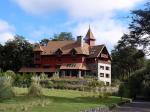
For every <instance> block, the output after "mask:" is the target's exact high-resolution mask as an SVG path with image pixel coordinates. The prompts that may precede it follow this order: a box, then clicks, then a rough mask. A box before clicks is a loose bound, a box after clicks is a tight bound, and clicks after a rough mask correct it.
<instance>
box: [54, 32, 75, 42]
mask: <svg viewBox="0 0 150 112" xmlns="http://www.w3.org/2000/svg"><path fill="white" fill-rule="evenodd" d="M58 40H60V41H62V40H74V38H73V36H72V33H70V32H61V33H59V34H54V37H53V38H52V41H58Z"/></svg>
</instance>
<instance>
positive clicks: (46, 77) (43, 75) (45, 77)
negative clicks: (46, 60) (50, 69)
mask: <svg viewBox="0 0 150 112" xmlns="http://www.w3.org/2000/svg"><path fill="white" fill-rule="evenodd" d="M40 79H41V80H46V79H48V75H47V74H45V73H41V74H40Z"/></svg>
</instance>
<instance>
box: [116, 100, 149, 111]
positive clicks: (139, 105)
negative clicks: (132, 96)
mask: <svg viewBox="0 0 150 112" xmlns="http://www.w3.org/2000/svg"><path fill="white" fill-rule="evenodd" d="M115 111H116V112H150V102H144V101H134V102H132V103H128V104H125V105H122V106H119V107H117V108H116V109H115ZM115 111H114V112H115Z"/></svg>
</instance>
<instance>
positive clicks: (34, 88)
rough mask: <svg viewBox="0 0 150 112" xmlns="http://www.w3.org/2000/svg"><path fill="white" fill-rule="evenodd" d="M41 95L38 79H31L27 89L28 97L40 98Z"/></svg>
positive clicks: (35, 77)
mask: <svg viewBox="0 0 150 112" xmlns="http://www.w3.org/2000/svg"><path fill="white" fill-rule="evenodd" d="M42 94H43V93H42V87H41V85H40V77H37V76H34V77H32V83H31V86H30V88H29V93H28V95H29V96H41V95H42Z"/></svg>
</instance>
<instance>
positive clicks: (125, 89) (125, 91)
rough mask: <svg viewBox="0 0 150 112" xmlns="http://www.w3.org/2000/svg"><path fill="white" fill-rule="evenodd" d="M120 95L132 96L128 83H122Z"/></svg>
mask: <svg viewBox="0 0 150 112" xmlns="http://www.w3.org/2000/svg"><path fill="white" fill-rule="evenodd" d="M118 95H119V96H120V97H121V99H122V97H130V95H129V88H128V85H127V84H125V83H122V84H120V86H119V91H118Z"/></svg>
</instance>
